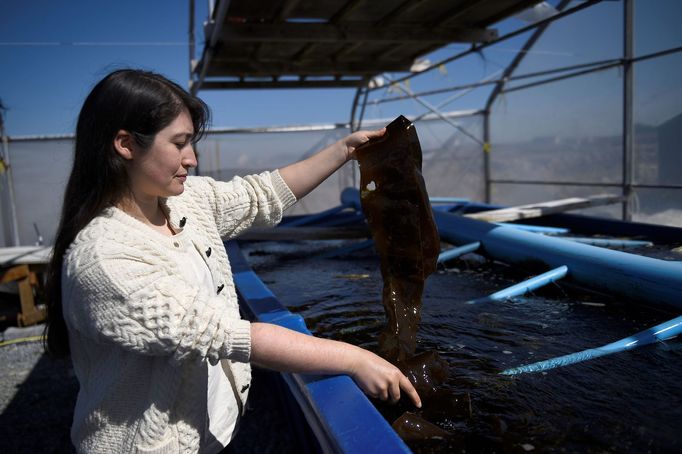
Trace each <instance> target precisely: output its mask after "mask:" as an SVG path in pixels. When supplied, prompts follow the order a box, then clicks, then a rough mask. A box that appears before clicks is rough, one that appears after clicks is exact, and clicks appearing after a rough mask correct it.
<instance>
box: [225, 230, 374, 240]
mask: <svg viewBox="0 0 682 454" xmlns="http://www.w3.org/2000/svg"><path fill="white" fill-rule="evenodd" d="M370 236H371V234H370V232H369V229H368V228H367V227H276V228H251V229H249V230H247V231H246V232H244V233H242V234H241V235H240V236H239V237H238V239H240V240H248V241H305V240H342V239H350V238H369V237H370Z"/></svg>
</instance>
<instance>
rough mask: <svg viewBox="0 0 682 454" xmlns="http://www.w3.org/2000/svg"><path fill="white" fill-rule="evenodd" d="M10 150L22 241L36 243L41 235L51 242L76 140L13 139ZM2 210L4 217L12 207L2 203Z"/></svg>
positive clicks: (30, 243) (45, 242) (44, 239)
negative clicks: (16, 140)
mask: <svg viewBox="0 0 682 454" xmlns="http://www.w3.org/2000/svg"><path fill="white" fill-rule="evenodd" d="M9 153H10V156H11V163H12V177H13V181H14V195H15V202H16V209H17V218H18V219H17V222H18V224H19V241H20V243H21V245H22V246H28V245H36V244H38V242H39V240H40V237H41V236H42V243H43V244H45V245H50V244H52V243H53V241H54V235H55V233H56V230H57V224H58V223H59V218H60V217H61V208H62V200H63V198H64V189H65V187H66V182H67V180H68V178H69V172H70V171H71V163H72V159H73V141H72V140H70V139H63V140H30V141H18V142H15V141H10V143H9ZM3 176H4V175H3ZM4 189H5V186H4V185H3V190H4ZM2 210H3V211H2V213H0V214H1V215H2V218H3V219H5V216H9V214H10V210H9V207H7V206H5V205H4V204H3V206H2ZM36 229H37V230H36ZM5 245H8V244H5Z"/></svg>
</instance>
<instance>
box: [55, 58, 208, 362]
mask: <svg viewBox="0 0 682 454" xmlns="http://www.w3.org/2000/svg"><path fill="white" fill-rule="evenodd" d="M183 109H187V110H188V111H189V113H190V116H191V117H192V123H193V125H194V132H195V137H194V140H195V141H196V140H198V138H200V137H201V135H202V134H203V133H204V131H205V130H206V127H207V126H208V122H209V118H210V112H209V110H208V106H206V104H205V103H204V102H203V101H202V100H200V99H199V98H196V97H194V96H192V95H190V94H189V93H187V92H186V91H185V90H184V89H182V88H181V87H180V86H179V85H177V84H176V83H174V82H171V81H170V80H168V79H166V78H165V77H163V76H161V75H159V74H155V73H152V72H148V71H141V70H135V69H122V70H117V71H114V72H112V73H110V74H109V75H107V76H106V77H105V78H104V79H102V80H101V81H100V82H98V83H97V85H95V87H94V88H93V89H92V91H91V92H90V94H89V95H88V97H87V98H86V99H85V102H84V103H83V107H82V108H81V111H80V115H79V116H78V124H77V126H76V146H75V153H74V160H73V168H72V170H71V175H70V177H69V181H68V183H67V185H66V191H65V193H64V204H63V206H62V215H61V220H60V222H59V228H58V230H57V236H56V238H55V242H54V249H53V253H52V258H51V260H50V263H49V265H48V270H47V285H46V287H47V288H46V291H47V300H48V301H47V326H46V328H45V333H46V336H45V338H46V341H45V349H46V350H47V351H48V352H49V353H50V354H52V355H54V356H68V355H69V352H70V349H69V338H68V335H67V330H66V323H65V322H64V315H63V313H62V285H61V279H62V263H63V261H64V253H65V252H66V250H67V248H68V247H69V245H70V244H71V243H72V242H73V240H74V239H75V238H76V235H77V234H78V232H80V231H81V230H82V229H83V228H84V227H85V226H86V225H87V224H88V223H89V222H90V221H92V219H93V218H95V217H96V216H97V215H98V214H100V213H101V212H102V210H103V209H105V208H107V207H109V206H112V205H114V204H115V203H117V202H118V201H119V200H120V199H121V197H122V196H123V195H124V194H126V193H127V191H128V176H127V173H126V169H125V164H124V162H125V161H124V159H123V158H122V157H121V156H120V155H119V154H118V153H117V152H116V150H115V149H114V138H115V137H116V134H117V133H118V132H119V131H120V130H125V131H128V132H129V133H130V134H131V135H132V136H133V138H134V140H135V142H136V143H137V144H138V145H139V146H140V147H141V148H142V149H148V148H149V147H150V146H151V144H152V143H153V141H154V137H155V136H156V134H157V133H158V132H159V131H160V130H161V129H163V128H165V127H166V126H168V125H169V124H170V123H171V122H172V121H173V120H174V119H175V118H177V116H178V115H179V114H180V113H181V112H182V110H183Z"/></svg>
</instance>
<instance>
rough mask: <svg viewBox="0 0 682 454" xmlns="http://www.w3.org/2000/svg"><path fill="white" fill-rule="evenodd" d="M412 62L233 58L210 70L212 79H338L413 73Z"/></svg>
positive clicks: (218, 62) (218, 63)
mask: <svg viewBox="0 0 682 454" xmlns="http://www.w3.org/2000/svg"><path fill="white" fill-rule="evenodd" d="M411 65H412V60H409V61H407V62H404V61H390V60H388V61H382V60H378V59H374V60H373V61H371V62H364V61H350V62H339V61H331V60H328V59H309V60H299V61H295V60H289V59H282V60H277V61H272V60H271V61H260V62H259V61H254V60H251V59H232V60H229V61H217V60H214V61H213V64H211V67H210V68H209V70H208V76H209V77H210V76H214V77H219V76H223V77H225V76H246V75H248V76H271V75H273V74H289V75H310V76H335V75H337V74H343V75H359V76H366V75H374V74H381V73H382V72H401V71H409V70H410V66H411Z"/></svg>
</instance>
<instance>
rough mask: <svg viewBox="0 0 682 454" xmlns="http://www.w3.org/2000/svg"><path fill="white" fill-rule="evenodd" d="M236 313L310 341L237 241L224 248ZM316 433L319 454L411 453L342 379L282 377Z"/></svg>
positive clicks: (301, 323) (299, 320) (300, 322)
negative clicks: (236, 300)
mask: <svg viewBox="0 0 682 454" xmlns="http://www.w3.org/2000/svg"><path fill="white" fill-rule="evenodd" d="M225 248H226V250H227V254H228V257H229V259H230V264H231V267H232V273H233V278H234V282H235V285H236V287H237V293H238V295H239V300H240V301H239V302H240V307H241V309H242V310H244V312H246V313H247V315H249V317H250V318H251V319H252V320H257V321H260V322H268V323H274V324H276V325H280V326H284V327H286V328H289V329H293V330H296V331H299V332H302V333H304V334H308V335H310V331H308V328H307V327H306V325H305V322H304V321H303V318H302V317H301V316H300V315H298V314H292V313H291V312H289V310H287V309H286V308H285V307H284V306H283V305H282V303H280V302H279V301H278V300H277V298H276V297H275V295H273V293H272V292H271V291H270V289H268V288H267V287H266V286H265V284H263V282H262V281H261V280H260V279H259V278H258V276H257V275H256V273H254V272H253V271H252V270H251V268H250V267H249V264H248V262H247V261H246V258H245V257H244V255H243V254H242V252H241V250H240V249H239V245H238V244H237V242H236V241H230V242H228V243H226V244H225ZM281 376H282V378H283V380H284V381H285V383H286V384H287V386H288V388H289V391H291V393H292V395H293V396H294V398H295V399H296V401H297V402H298V404H299V406H300V408H301V410H302V412H303V414H304V416H305V418H306V421H307V423H308V424H309V425H310V428H311V429H312V430H313V432H314V433H315V436H316V439H317V441H318V442H319V444H320V447H321V450H322V452H342V453H356V452H368V453H385V452H391V453H393V452H396V453H410V452H411V451H410V449H409V448H408V447H407V445H406V444H405V442H403V441H402V440H401V439H400V437H398V434H396V433H395V431H394V430H393V428H392V427H391V426H390V425H389V424H388V422H386V420H385V419H384V417H383V416H382V415H381V414H380V413H379V412H378V411H377V409H376V408H375V407H374V405H372V403H371V402H370V401H369V400H368V399H367V397H366V396H365V395H364V394H363V393H362V391H360V388H358V387H357V385H356V384H355V382H353V380H352V379H351V378H350V377H348V376H347V375H335V376H318V375H302V374H289V373H282V374H281Z"/></svg>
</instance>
